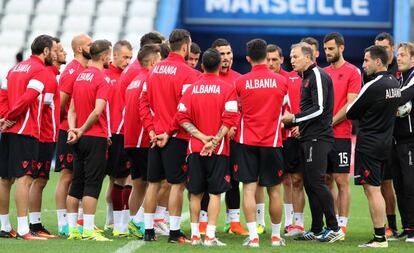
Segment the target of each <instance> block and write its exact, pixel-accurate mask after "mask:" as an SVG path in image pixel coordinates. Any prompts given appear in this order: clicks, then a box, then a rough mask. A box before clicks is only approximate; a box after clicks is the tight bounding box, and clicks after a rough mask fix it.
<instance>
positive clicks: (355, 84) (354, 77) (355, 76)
mask: <svg viewBox="0 0 414 253" xmlns="http://www.w3.org/2000/svg"><path fill="white" fill-rule="evenodd" d="M361 83H362V78H361V73H360V71H359V69H354V71H353V73H352V74H351V77H350V78H349V83H348V93H356V94H358V93H359V91H360V90H361Z"/></svg>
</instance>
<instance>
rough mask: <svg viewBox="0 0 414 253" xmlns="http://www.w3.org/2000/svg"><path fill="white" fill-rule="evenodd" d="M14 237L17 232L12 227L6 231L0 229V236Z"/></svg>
mask: <svg viewBox="0 0 414 253" xmlns="http://www.w3.org/2000/svg"><path fill="white" fill-rule="evenodd" d="M16 237H17V233H16V231H14V229H12V230H10V231H8V232H7V231H4V230H1V231H0V238H16Z"/></svg>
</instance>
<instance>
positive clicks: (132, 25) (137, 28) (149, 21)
mask: <svg viewBox="0 0 414 253" xmlns="http://www.w3.org/2000/svg"><path fill="white" fill-rule="evenodd" d="M153 29H154V20H153V18H150V17H145V18H144V17H136V16H135V17H134V16H133V17H131V18H129V19H128V21H127V23H126V27H125V32H126V33H130V32H136V33H147V32H150V31H152V30H153Z"/></svg>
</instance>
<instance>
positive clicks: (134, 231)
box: [128, 220, 145, 239]
mask: <svg viewBox="0 0 414 253" xmlns="http://www.w3.org/2000/svg"><path fill="white" fill-rule="evenodd" d="M128 230H129V234H130V235H132V236H133V237H136V238H138V239H142V238H143V237H144V234H143V233H141V230H140V227H139V226H137V225H136V224H135V223H134V221H132V220H131V221H130V222H128ZM144 232H145V230H144Z"/></svg>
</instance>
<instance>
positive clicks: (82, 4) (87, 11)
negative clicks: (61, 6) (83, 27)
mask: <svg viewBox="0 0 414 253" xmlns="http://www.w3.org/2000/svg"><path fill="white" fill-rule="evenodd" d="M95 5H96V1H95V0H72V1H71V2H70V3H69V5H68V9H67V14H68V15H69V16H72V15H75V16H92V15H93V13H94V12H95Z"/></svg>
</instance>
